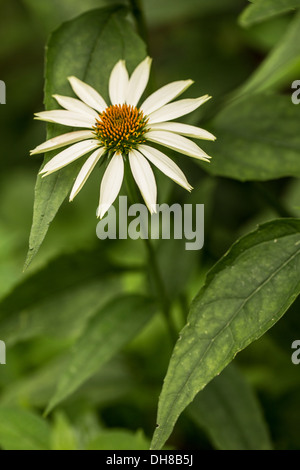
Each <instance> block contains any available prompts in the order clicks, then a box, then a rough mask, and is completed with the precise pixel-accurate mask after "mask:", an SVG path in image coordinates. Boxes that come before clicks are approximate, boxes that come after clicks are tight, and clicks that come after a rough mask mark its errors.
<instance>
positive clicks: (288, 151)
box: [201, 94, 300, 181]
mask: <svg viewBox="0 0 300 470" xmlns="http://www.w3.org/2000/svg"><path fill="white" fill-rule="evenodd" d="M299 118H300V107H298V106H295V105H294V104H293V103H292V101H291V99H290V98H289V97H288V96H280V95H264V94H261V95H254V96H252V97H251V99H249V98H247V99H244V100H242V101H236V102H234V103H232V104H231V105H229V106H228V107H226V108H225V109H224V110H223V111H221V113H219V115H218V116H217V117H216V119H215V120H214V122H213V127H212V131H213V132H214V133H215V135H216V136H217V140H216V141H215V142H214V143H213V144H211V143H210V144H209V147H208V144H205V143H204V144H202V146H203V147H205V148H206V150H207V151H209V152H210V154H211V155H212V157H213V158H212V160H211V163H210V164H209V165H207V164H206V165H204V164H201V165H203V169H204V170H206V171H208V172H209V173H212V174H214V175H218V176H225V177H229V178H234V179H237V180H240V181H249V180H250V181H251V180H252V181H253V180H254V181H266V180H271V179H276V178H282V177H285V176H300V159H299V151H300V135H299V132H298V127H299V126H298V122H299Z"/></svg>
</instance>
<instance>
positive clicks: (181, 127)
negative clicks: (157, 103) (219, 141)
mask: <svg viewBox="0 0 300 470" xmlns="http://www.w3.org/2000/svg"><path fill="white" fill-rule="evenodd" d="M151 130H159V131H169V132H176V133H177V134H182V135H185V136H187V137H193V138H194V139H204V140H216V137H215V136H214V135H213V134H211V133H210V132H208V131H206V130H205V129H201V128H200V127H196V126H190V125H188V124H182V123H180V122H158V123H156V124H152V125H151Z"/></svg>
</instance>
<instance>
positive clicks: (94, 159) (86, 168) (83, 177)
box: [69, 148, 105, 202]
mask: <svg viewBox="0 0 300 470" xmlns="http://www.w3.org/2000/svg"><path fill="white" fill-rule="evenodd" d="M104 152H105V149H104V148H100V149H97V150H95V152H93V153H92V155H90V156H89V158H88V159H87V160H86V162H85V163H84V164H83V166H82V168H81V170H80V172H79V173H78V175H77V178H76V180H75V183H74V185H73V187H72V190H71V193H70V197H69V201H70V202H71V201H73V200H74V198H75V196H77V194H78V193H79V191H80V190H81V189H82V188H83V186H84V184H85V183H86V181H87V179H88V177H89V176H90V174H91V173H92V171H93V169H94V168H95V166H96V164H97V163H98V161H99V159H100V158H101V157H102V155H103V153H104Z"/></svg>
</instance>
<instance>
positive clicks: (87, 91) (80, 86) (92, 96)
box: [68, 77, 107, 113]
mask: <svg viewBox="0 0 300 470" xmlns="http://www.w3.org/2000/svg"><path fill="white" fill-rule="evenodd" d="M68 80H69V82H70V85H71V87H72V88H73V91H74V92H75V93H76V95H77V96H78V98H80V99H81V100H82V101H84V102H85V103H86V104H87V105H88V106H91V107H92V108H94V109H96V110H97V111H99V113H102V112H103V111H104V110H105V109H106V108H107V104H106V103H105V101H104V99H103V98H102V96H101V95H100V94H99V93H98V92H97V91H96V90H95V89H94V88H93V87H91V86H90V85H88V84H87V83H84V82H82V81H81V80H79V78H76V77H68Z"/></svg>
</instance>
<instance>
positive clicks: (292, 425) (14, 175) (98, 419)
mask: <svg viewBox="0 0 300 470" xmlns="http://www.w3.org/2000/svg"><path fill="white" fill-rule="evenodd" d="M111 3H113V2H112V1H110V2H109V1H106V2H105V1H101V0H85V1H84V2H82V1H81V0H1V1H0V11H1V15H0V79H1V80H4V81H5V83H6V87H7V96H6V103H7V104H6V105H1V108H0V132H1V159H0V170H1V171H0V198H1V205H0V296H1V298H5V296H7V295H9V293H10V292H11V291H12V289H13V288H14V287H15V286H16V285H17V284H18V283H19V282H20V281H21V280H23V279H24V277H26V276H31V275H32V273H34V272H35V271H37V270H38V269H39V267H41V266H43V265H44V264H45V263H46V262H47V261H49V260H51V259H52V258H54V257H57V256H59V255H60V254H62V253H70V252H72V251H73V250H75V249H77V248H80V249H90V248H91V247H93V246H96V245H97V244H99V243H100V242H99V240H97V238H96V235H95V229H96V222H97V221H96V218H95V209H96V202H97V199H98V191H99V181H98V180H97V178H96V177H93V176H92V177H91V182H90V183H89V184H88V185H86V187H85V188H84V190H82V192H81V193H80V195H79V197H78V198H76V200H75V202H74V203H72V204H69V203H67V202H66V203H64V205H63V206H62V208H61V210H60V211H59V213H58V215H57V217H56V219H55V221H54V222H53V224H52V225H51V228H50V230H49V232H48V234H47V237H46V240H45V242H44V244H43V246H42V248H41V250H40V252H39V254H38V255H37V257H36V259H35V260H34V261H33V263H32V265H31V267H30V268H29V270H28V271H27V272H26V273H23V272H22V269H23V263H24V260H25V256H26V251H27V248H28V237H29V233H30V226H31V221H32V207H33V199H34V185H35V179H36V175H37V172H38V170H39V167H40V165H41V163H42V159H41V157H40V156H34V157H29V150H30V149H32V148H34V147H35V146H37V145H38V144H39V143H41V142H42V141H44V140H45V125H44V124H43V123H40V122H37V121H33V114H34V112H37V111H41V110H43V71H44V53H45V44H46V42H47V39H48V37H49V35H50V33H51V32H52V31H53V30H55V29H56V28H57V27H58V26H59V25H60V24H61V23H62V22H63V21H66V20H69V19H71V18H73V17H75V16H77V15H79V14H81V13H82V12H84V11H86V10H89V9H92V8H97V7H100V6H102V5H106V4H111ZM118 3H120V2H118ZM124 3H126V2H124ZM247 5H248V2H247V1H246V0H222V1H220V0H164V1H161V0H144V6H145V18H146V22H147V24H148V34H149V43H150V51H149V52H150V55H151V56H152V57H153V58H154V71H153V80H154V81H155V85H156V86H162V85H164V84H166V83H168V82H170V81H173V80H179V79H180V80H181V79H188V78H192V79H193V80H195V84H194V85H193V87H192V89H191V90H189V91H188V93H187V96H197V95H198V94H199V95H202V94H205V93H208V94H210V95H212V96H213V98H214V99H213V100H211V103H209V104H208V105H207V108H205V110H204V111H203V112H204V113H206V118H207V119H209V116H210V115H213V114H214V113H215V111H216V109H218V107H219V106H221V105H222V103H223V101H224V100H225V99H226V98H227V97H228V96H230V94H231V93H232V92H233V91H234V90H235V89H236V88H237V87H238V86H239V85H241V84H242V83H243V82H245V81H246V80H247V78H248V77H249V76H250V75H251V74H252V72H253V71H254V70H255V69H256V67H257V66H258V65H259V64H260V63H261V62H262V60H263V59H264V57H265V56H266V55H267V54H268V52H269V51H270V50H271V49H272V47H273V46H274V45H275V44H276V43H277V42H278V41H279V40H280V38H281V37H282V36H283V35H284V33H285V31H286V29H287V27H288V24H289V22H290V20H291V18H292V16H293V13H287V14H285V15H283V16H280V17H275V18H273V19H271V20H268V21H266V22H263V23H260V24H257V25H255V26H252V27H251V28H248V29H244V28H242V27H241V26H240V25H239V23H238V18H239V15H240V14H241V12H242V11H243V9H244V8H245V7H246V6H247ZM179 58H180V60H179ZM299 72H300V70H299ZM296 78H300V76H299V77H297V76H291V80H292V79H296ZM280 89H281V91H282V92H283V93H290V86H289V82H288V81H287V82H286V83H283V84H281V86H280ZM198 117H199V116H198ZM191 122H192V121H191ZM211 152H213V149H212V150H211ZM182 169H183V171H184V172H185V173H186V175H187V177H188V179H189V180H190V182H191V184H192V185H193V181H198V180H200V181H201V185H200V186H199V185H198V188H197V189H196V190H195V192H193V193H192V194H191V195H186V194H183V192H182V190H181V189H180V188H174V187H173V185H172V184H169V182H168V181H166V180H165V179H164V177H163V176H162V175H159V174H157V178H158V179H161V182H162V183H163V184H161V185H160V184H159V183H158V187H159V191H160V193H159V199H160V202H167V201H168V200H172V202H176V201H179V202H192V201H201V203H204V204H205V211H206V241H205V246H204V249H203V250H202V251H201V253H195V252H193V253H192V254H191V253H186V252H184V250H183V249H182V246H181V247H180V248H179V251H178V247H177V245H176V247H175V245H172V246H171V247H170V246H169V245H167V244H164V243H162V244H161V246H160V247H159V250H160V252H161V257H160V262H161V268H162V271H163V273H164V275H165V277H166V278H168V279H169V284H170V285H169V286H168V288H169V289H170V290H171V291H172V292H173V291H179V294H180V292H181V290H182V287H183V286H186V285H188V294H187V296H186V297H185V296H184V295H183V296H181V297H180V296H179V297H178V299H177V301H176V302H177V303H176V302H175V306H174V315H176V311H177V309H178V305H180V303H182V302H183V303H184V302H188V301H189V300H190V299H192V298H193V296H194V295H195V294H196V292H197V291H198V289H199V287H200V285H201V282H202V280H203V276H204V274H205V272H206V271H207V269H208V268H209V267H210V266H211V265H212V264H213V263H214V262H215V261H216V260H217V259H218V258H219V257H220V256H221V255H222V254H223V253H224V252H225V251H226V250H227V249H228V248H229V246H230V245H231V244H232V243H233V242H234V241H235V240H236V239H237V237H238V236H240V235H242V234H244V233H246V232H247V231H249V230H251V229H253V228H254V227H255V226H256V224H257V223H258V222H260V221H266V220H269V219H272V218H275V217H278V215H279V214H278V210H276V209H275V208H274V204H273V203H272V201H270V200H269V199H268V197H267V198H266V197H265V196H266V195H265V194H264V188H267V189H268V191H269V193H271V194H272V195H273V197H274V199H275V200H276V201H279V202H280V204H281V205H282V206H284V207H285V209H286V210H287V211H288V212H289V213H290V214H291V215H293V216H299V214H300V203H299V199H300V198H299V196H300V184H299V181H297V180H293V179H292V178H284V179H281V180H277V181H270V182H268V183H265V184H264V187H262V186H259V185H257V184H255V183H252V182H247V183H241V182H238V181H234V180H231V179H225V178H219V177H213V176H209V175H208V174H206V173H205V172H204V171H203V170H202V169H200V168H199V167H198V166H197V165H195V164H194V163H193V162H192V161H190V160H189V159H186V161H183V162H182ZM275 205H276V204H275ZM103 249H104V250H106V251H107V252H108V253H109V255H110V257H111V258H112V259H115V260H117V261H118V262H119V263H121V264H122V263H123V264H124V265H128V264H129V265H130V264H131V263H132V264H135V265H136V264H137V265H139V264H142V263H143V262H144V260H145V253H144V249H143V246H142V244H140V243H139V242H128V243H126V250H125V249H124V242H122V241H120V242H117V241H116V242H115V244H114V245H113V248H112V246H111V244H109V243H106V242H103ZM168 250H175V251H176V253H177V254H178V256H179V260H181V261H182V264H181V265H180V267H179V268H178V269H179V273H178V271H177V277H176V273H174V269H173V268H174V267H172V266H169V265H168V262H167V259H168ZM180 250H181V251H180ZM181 255H182V256H181ZM179 262H180V261H179ZM186 264H188V266H186ZM122 282H123V289H125V290H127V291H134V290H136V289H143V285H144V277H143V276H141V275H140V274H139V273H138V272H133V273H131V274H126V275H124V276H123V279H122ZM39 308H40V317H41V321H42V318H43V313H44V312H43V307H39V304H38V302H37V309H39ZM49 308H50V307H49ZM49 311H50V310H49ZM0 316H1V311H0ZM298 317H299V302H296V303H295V304H294V305H293V307H292V308H291V309H290V311H289V312H288V313H287V314H286V316H285V317H284V318H283V319H282V320H281V321H280V322H279V323H278V324H277V325H276V326H275V327H274V328H273V329H272V330H271V332H270V333H268V334H267V335H265V336H264V337H263V338H262V339H260V340H259V341H257V342H256V343H254V344H253V345H252V346H250V347H249V348H247V349H246V350H245V351H244V352H242V353H241V354H240V355H239V356H238V358H237V360H236V361H235V362H237V363H238V365H239V366H240V368H241V369H242V370H243V371H244V372H245V374H246V378H247V380H248V382H249V383H250V384H252V385H253V387H254V389H255V393H256V394H257V396H258V397H259V400H260V404H261V408H262V411H263V414H264V416H265V417H266V420H267V423H268V426H269V429H270V435H271V437H272V440H273V442H274V446H275V448H278V449H299V448H300V438H299V433H298V428H299V424H298V423H299V420H300V406H299V392H300V369H298V368H297V366H295V365H293V364H292V363H291V360H290V356H291V343H292V341H293V340H294V339H297V334H298V333H300V323H299V320H298ZM66 321H67V322H68V321H70V324H67V323H66V324H63V327H62V330H61V331H58V332H57V331H56V330H55V324H54V325H53V328H52V329H51V327H49V328H48V331H44V329H42V328H41V329H39V326H38V325H37V326H36V330H34V328H33V330H34V331H33V333H32V334H31V335H30V336H29V337H28V338H18V335H16V338H13V335H12V340H11V343H8V350H7V365H5V366H4V365H1V366H0V407H1V405H6V406H8V405H9V406H10V407H12V409H14V407H18V406H21V407H22V408H24V409H25V410H26V408H27V409H32V410H35V411H36V412H38V413H39V414H40V413H42V412H43V410H44V408H45V406H46V405H47V403H48V400H49V398H50V396H51V394H52V392H53V389H54V388H55V378H56V377H57V375H58V374H59V371H61V370H62V368H63V364H64V361H65V357H66V355H67V353H68V350H69V348H70V346H71V345H72V344H73V342H74V338H76V335H77V333H78V329H80V325H79V326H78V325H77V324H76V325H75V326H74V325H72V317H71V315H70V317H68V318H67V320H66ZM180 321H181V320H180V317H179V319H178V323H179V326H180ZM11 327H13V325H12V326H11ZM2 333H3V332H2ZM298 336H299V334H298ZM165 337H166V335H165V327H164V324H163V322H162V321H161V320H160V318H159V317H155V319H154V320H153V321H152V322H151V323H150V324H149V326H148V327H147V328H146V330H145V331H143V333H142V334H141V335H140V336H138V337H137V338H136V339H135V340H134V341H133V342H131V343H130V345H129V346H127V347H126V348H125V350H124V351H123V352H122V353H121V354H120V355H118V356H117V357H115V358H114V360H113V361H112V362H111V363H109V364H108V365H107V366H105V367H104V368H103V369H102V370H101V371H100V372H99V373H98V374H97V375H96V376H94V378H93V379H91V380H89V381H88V382H87V383H86V384H85V385H84V386H83V387H81V388H80V389H79V391H77V392H76V393H75V394H74V395H72V396H71V397H70V398H69V399H68V400H67V401H66V402H64V403H63V404H62V405H61V406H60V407H59V408H58V411H54V412H53V413H52V414H51V415H50V417H49V418H48V423H49V428H51V429H50V431H49V432H50V433H51V443H52V444H51V445H52V448H71V449H72V448H83V447H88V448H103V449H107V448H109V445H115V446H118V448H127V449H128V448H129V449H130V448H133V449H134V448H141V449H142V448H147V445H148V442H149V439H150V438H151V435H152V432H153V429H154V426H155V417H156V407H157V399H158V395H159V392H160V388H161V384H162V379H163V377H164V374H165V371H166V367H167V364H168V360H169V355H170V351H171V349H170V344H168V340H166V339H165ZM0 339H3V338H2V335H1V330H0ZM299 367H300V366H299ZM24 413H25V412H24ZM9 419H10V418H9ZM26 419H27V416H26V414H25V415H24V422H26ZM125 429H126V430H125ZM3 432H7V431H5V430H4V431H3ZM47 433H48V430H45V435H46V434H47ZM1 439H2V438H1V424H0V444H1V445H3V442H4V447H5V440H4V441H2V440H1ZM33 441H34V439H33ZM111 443H114V444H111ZM39 445H40V446H41V447H43V442H42V440H41V443H35V441H34V444H33V446H36V447H38V446H39ZM122 446H123V447H122ZM172 446H173V447H178V448H180V449H210V448H214V443H212V442H211V440H210V438H209V436H208V435H207V432H205V431H204V430H203V429H202V428H201V426H198V424H197V423H194V422H193V421H192V420H191V419H190V418H189V416H188V414H183V416H182V417H181V418H180V420H179V423H178V426H177V427H176V430H175V432H174V435H173V437H172Z"/></svg>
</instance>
